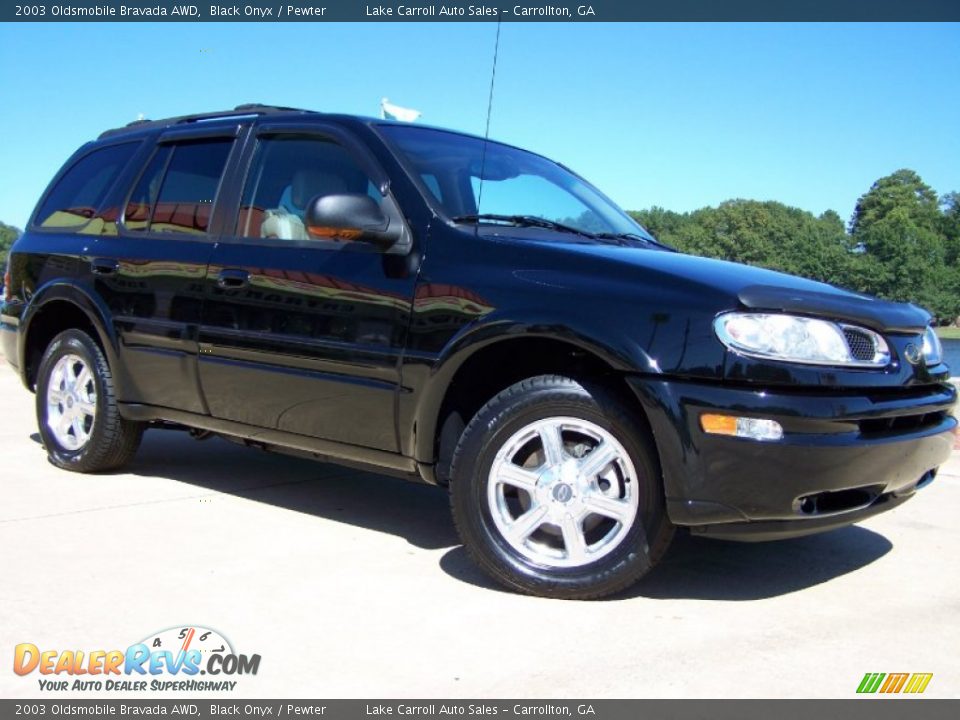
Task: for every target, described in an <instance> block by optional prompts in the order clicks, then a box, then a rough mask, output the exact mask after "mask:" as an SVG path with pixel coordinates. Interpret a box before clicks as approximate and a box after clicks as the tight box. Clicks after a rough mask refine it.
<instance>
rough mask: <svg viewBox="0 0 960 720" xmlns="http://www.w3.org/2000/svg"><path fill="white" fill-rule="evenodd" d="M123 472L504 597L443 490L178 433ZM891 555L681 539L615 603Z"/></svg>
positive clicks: (794, 585) (782, 577)
mask: <svg viewBox="0 0 960 720" xmlns="http://www.w3.org/2000/svg"><path fill="white" fill-rule="evenodd" d="M124 472H128V473H132V474H135V475H142V476H149V477H161V478H166V479H170V480H174V481H177V482H181V483H186V484H189V485H193V486H195V487H198V488H203V489H205V490H209V491H215V492H222V493H229V494H231V495H235V496H238V497H243V498H246V499H249V500H254V501H256V502H263V503H267V504H269V505H273V506H275V507H279V508H283V509H285V510H291V511H294V512H300V513H307V514H310V515H314V516H316V517H319V518H324V519H327V520H332V521H334V522H339V523H347V524H350V525H353V526H356V527H360V528H366V529H369V530H375V531H377V532H384V533H390V534H392V535H394V536H397V537H401V538H404V539H405V540H406V541H407V542H409V543H410V544H412V545H414V546H416V547H419V548H423V549H426V550H441V549H445V548H449V550H448V551H447V552H446V553H444V554H443V556H442V557H441V559H440V568H441V570H443V572H445V573H446V574H447V575H449V576H450V577H452V578H454V579H456V580H458V581H460V582H464V583H467V584H470V585H475V586H478V587H482V588H486V589H491V590H501V588H500V586H499V585H497V584H496V583H495V582H493V581H492V580H490V579H489V578H488V577H487V576H486V574H484V573H483V572H482V571H481V570H479V569H478V568H477V566H476V565H475V564H474V563H473V561H472V560H471V559H470V558H469V557H468V555H467V552H466V550H465V549H464V548H463V546H462V545H460V541H459V539H458V537H457V533H456V530H455V528H454V526H453V521H452V520H451V518H450V510H449V505H448V502H447V495H446V491H444V490H442V489H440V488H436V487H431V486H428V485H422V484H418V483H412V482H408V481H406V480H402V479H399V478H393V477H389V476H385V475H378V474H374V473H368V472H363V471H360V470H353V469H350V468H344V467H341V466H337V465H333V464H328V463H318V462H315V461H312V460H307V459H301V458H296V457H289V456H284V455H278V454H272V453H265V452H259V451H257V450H254V449H251V448H247V447H244V446H241V445H238V444H235V443H231V442H228V441H226V440H222V439H220V438H212V439H210V440H205V441H196V440H193V439H191V438H190V437H189V436H188V435H187V434H186V433H184V432H175V431H163V432H161V431H151V432H148V433H147V434H146V435H145V436H144V441H143V445H142V447H141V449H140V451H139V452H138V453H137V456H136V458H135V459H134V461H133V462H132V463H131V464H130V465H129V466H127V467H126V468H125V469H124ZM892 547H893V546H892V544H891V543H890V541H889V540H887V539H886V538H885V537H883V536H882V535H879V534H877V533H875V532H873V531H871V530H867V529H866V528H863V527H857V526H851V527H847V528H842V529H840V530H834V531H833V532H829V533H825V534H821V535H813V536H809V537H805V538H797V539H793V540H782V541H779V542H768V543H735V542H725V541H721V540H708V539H705V538H698V537H693V536H690V535H688V534H685V533H678V534H677V537H676V538H675V539H674V541H673V545H672V546H671V548H670V550H669V551H668V552H667V554H666V556H665V557H664V558H663V560H662V561H661V563H660V564H659V565H658V566H657V567H656V568H655V569H654V570H653V571H652V572H651V573H650V574H649V575H648V576H647V577H645V578H644V579H642V580H641V581H640V582H639V583H637V584H636V585H634V586H633V587H632V588H630V589H628V590H626V591H624V592H622V593H620V594H618V595H615V596H613V597H612V598H610V599H611V600H629V599H632V598H641V597H643V598H650V599H657V600H666V599H701V600H759V599H764V598H770V597H775V596H779V595H786V594H788V593H792V592H796V591H798V590H803V589H804V588H808V587H812V586H815V585H819V584H821V583H824V582H828V581H830V580H833V579H834V578H837V577H840V576H842V575H845V574H847V573H850V572H853V571H855V570H858V569H860V568H862V567H864V566H866V565H869V564H870V563H872V562H874V561H875V560H877V559H879V558H881V557H883V555H885V554H886V553H888V552H889V551H890V550H891V549H892ZM504 592H507V591H505V590H504Z"/></svg>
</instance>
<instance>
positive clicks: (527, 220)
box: [450, 213, 597, 238]
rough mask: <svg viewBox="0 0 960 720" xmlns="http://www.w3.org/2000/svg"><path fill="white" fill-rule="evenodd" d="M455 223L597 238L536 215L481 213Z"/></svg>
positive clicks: (591, 234)
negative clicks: (490, 223)
mask: <svg viewBox="0 0 960 720" xmlns="http://www.w3.org/2000/svg"><path fill="white" fill-rule="evenodd" d="M450 219H451V220H453V221H454V222H458V223H476V222H480V221H481V220H492V221H493V222H501V223H505V224H507V225H514V226H516V227H539V228H546V229H548V230H557V231H558V232H566V233H574V234H575V235H582V236H584V237H588V238H595V237H597V236H596V235H594V234H593V233H591V232H587V231H586V230H580V229H579V228H575V227H573V226H572V225H564V224H563V223H559V222H557V221H555V220H547V219H546V218H542V217H538V216H536V215H497V214H496V213H480V214H479V215H457V216H456V217H453V218H450Z"/></svg>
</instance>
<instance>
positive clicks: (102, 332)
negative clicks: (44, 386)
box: [17, 281, 122, 389]
mask: <svg viewBox="0 0 960 720" xmlns="http://www.w3.org/2000/svg"><path fill="white" fill-rule="evenodd" d="M108 317H109V311H108V309H107V308H106V307H105V306H104V305H103V304H102V302H101V301H98V300H97V299H95V297H94V296H93V295H92V294H90V293H89V292H88V291H87V290H86V289H84V288H83V287H81V286H79V285H77V284H76V283H71V282H66V281H57V282H53V283H50V284H48V285H45V286H43V287H42V288H41V289H40V290H38V291H37V292H36V293H35V294H34V295H33V297H32V298H31V299H30V302H29V304H28V305H27V307H26V309H25V310H24V312H23V315H22V316H21V319H20V339H19V344H18V348H17V351H18V355H19V361H20V373H21V379H22V380H23V383H24V385H26V386H27V387H28V388H30V389H33V388H34V387H35V385H36V381H37V370H38V368H39V366H40V359H41V358H42V357H43V353H44V351H45V350H46V348H47V346H48V345H49V344H50V341H51V340H53V338H54V337H56V336H57V335H58V334H59V333H61V332H63V331H64V330H69V329H71V328H76V329H79V330H84V331H86V332H88V333H89V334H90V336H91V337H92V338H93V340H94V342H96V343H97V344H98V345H99V346H100V349H101V350H102V351H103V353H104V354H105V355H106V357H107V362H109V363H110V367H111V368H114V369H115V370H116V369H119V363H117V348H118V345H117V337H116V333H115V331H114V328H113V323H111V322H109V321H108ZM116 375H117V373H116V372H115V382H117V384H118V386H120V385H121V384H122V378H120V377H116Z"/></svg>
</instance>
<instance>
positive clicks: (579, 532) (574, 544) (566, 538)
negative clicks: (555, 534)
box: [560, 514, 587, 564]
mask: <svg viewBox="0 0 960 720" xmlns="http://www.w3.org/2000/svg"><path fill="white" fill-rule="evenodd" d="M560 530H561V531H562V533H563V547H564V550H566V552H567V559H568V560H571V561H573V562H575V563H577V564H582V563H583V562H584V561H585V560H586V559H587V539H586V538H585V537H584V535H583V525H582V523H581V521H580V520H578V519H577V518H575V517H573V515H570V514H567V515H565V516H564V518H563V521H562V523H561V524H560Z"/></svg>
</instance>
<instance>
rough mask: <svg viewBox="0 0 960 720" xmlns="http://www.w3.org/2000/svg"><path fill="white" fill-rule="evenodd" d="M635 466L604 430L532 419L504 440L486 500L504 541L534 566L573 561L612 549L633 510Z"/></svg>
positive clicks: (632, 519)
mask: <svg viewBox="0 0 960 720" xmlns="http://www.w3.org/2000/svg"><path fill="white" fill-rule="evenodd" d="M637 486H638V479H637V471H636V469H635V467H634V464H633V461H632V460H631V459H630V455H629V453H627V451H626V449H625V448H624V447H623V445H621V444H620V442H619V441H618V440H617V439H616V438H615V437H614V436H613V435H612V434H611V433H610V432H608V431H607V430H605V429H604V428H602V427H600V426H599V425H597V424H595V423H593V422H590V421H588V420H585V419H582V418H574V417H551V418H546V419H543V420H538V421H536V422H533V423H530V424H528V425H526V426H524V427H523V428H521V429H520V430H518V431H517V432H515V433H514V434H513V435H512V436H510V437H509V438H508V439H507V441H506V442H505V443H504V444H503V446H502V447H501V449H500V450H499V452H497V454H496V456H495V457H494V460H493V464H492V465H491V468H490V473H489V478H488V482H487V503H488V506H489V510H490V514H491V516H492V518H493V522H494V525H495V526H496V528H497V530H499V532H500V534H501V535H502V536H503V538H504V540H506V542H507V543H508V544H509V545H510V547H512V548H513V549H514V550H515V551H516V552H518V553H519V554H520V555H522V556H523V557H525V558H527V559H528V560H531V561H533V562H535V563H537V564H539V565H542V566H547V567H557V568H575V567H580V566H583V565H587V564H589V563H592V562H595V561H596V560H599V559H600V558H602V557H604V556H606V555H608V554H610V553H611V552H613V551H614V550H616V549H617V547H619V546H620V544H621V543H622V542H623V541H624V539H625V538H626V537H627V536H628V535H629V534H630V531H631V529H633V528H634V525H635V524H636V523H639V522H640V518H639V514H638V505H639V500H638V496H639V492H638V487H637Z"/></svg>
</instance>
